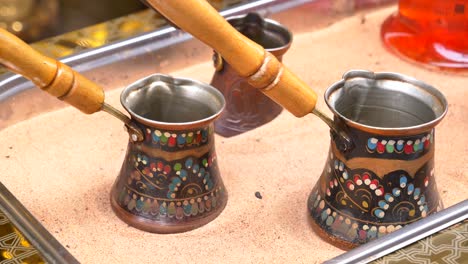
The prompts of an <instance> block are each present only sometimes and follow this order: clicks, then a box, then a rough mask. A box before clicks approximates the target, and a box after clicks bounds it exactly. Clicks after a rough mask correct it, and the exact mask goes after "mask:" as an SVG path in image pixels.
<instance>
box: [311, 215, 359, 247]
mask: <svg viewBox="0 0 468 264" xmlns="http://www.w3.org/2000/svg"><path fill="white" fill-rule="evenodd" d="M308 219H309V224H310V226H311V227H312V230H313V231H314V232H315V234H317V235H318V236H319V237H320V238H321V239H322V240H324V241H325V242H327V243H329V244H331V245H333V246H335V247H337V248H339V249H342V250H346V251H347V250H351V249H353V248H355V247H357V246H359V245H358V244H355V243H351V242H348V241H345V240H342V239H341V238H339V237H336V236H333V235H331V234H330V233H327V232H326V231H324V230H323V229H322V228H321V227H320V226H319V225H318V224H317V223H316V222H315V221H314V219H312V218H311V217H309V218H308Z"/></svg>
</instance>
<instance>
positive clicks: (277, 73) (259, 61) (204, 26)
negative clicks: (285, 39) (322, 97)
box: [143, 0, 317, 117]
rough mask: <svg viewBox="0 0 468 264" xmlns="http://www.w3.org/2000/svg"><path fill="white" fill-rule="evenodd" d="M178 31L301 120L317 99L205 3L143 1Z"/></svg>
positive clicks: (259, 47)
mask: <svg viewBox="0 0 468 264" xmlns="http://www.w3.org/2000/svg"><path fill="white" fill-rule="evenodd" d="M143 1H145V2H146V3H147V4H148V5H149V6H151V7H153V8H154V9H156V10H157V11H158V12H160V13H161V14H162V15H164V16H165V17H166V18H167V19H169V20H171V21H172V22H173V23H174V24H176V25H177V26H179V27H180V28H181V29H183V30H185V31H187V32H189V33H190V34H192V35H193V36H194V37H196V38H198V39H199V40H201V41H203V42H204V43H205V44H207V45H209V46H210V47H212V48H213V49H215V50H216V51H217V52H218V53H220V54H221V56H222V57H223V58H224V59H225V60H226V61H227V62H228V63H229V64H230V65H231V66H232V67H233V68H234V70H235V71H236V72H237V73H238V74H239V75H240V76H242V77H244V78H247V80H248V82H249V83H250V84H251V85H252V86H254V87H256V88H258V89H260V90H261V91H262V92H263V93H265V94H266V95H267V96H269V97H270V98H272V99H273V100H274V101H275V102H277V103H279V104H280V105H282V106H283V107H284V108H286V109H288V110H289V111H290V112H291V113H293V114H294V115H296V116H298V117H301V116H304V115H306V114H308V113H310V112H311V111H312V110H313V109H314V108H315V103H316V101H317V95H316V94H315V92H314V91H313V90H312V89H310V88H309V86H308V85H307V84H306V83H304V82H303V81H302V80H300V79H299V78H298V77H297V76H295V75H294V74H293V73H292V72H291V71H290V70H288V69H287V68H286V67H285V66H284V65H282V64H281V62H279V61H278V60H277V59H276V57H275V56H273V55H272V54H270V53H269V52H267V51H265V49H264V48H263V47H262V46H260V45H258V44H256V43H255V42H253V41H251V40H250V39H248V38H247V37H245V36H244V35H242V34H241V33H240V32H238V31H237V30H236V29H234V28H233V27H232V26H231V25H230V24H229V23H228V22H227V21H226V20H225V19H224V18H223V17H222V16H220V15H219V14H218V12H217V11H216V10H215V9H214V8H212V7H211V6H210V4H209V3H208V2H206V1H205V0H143Z"/></svg>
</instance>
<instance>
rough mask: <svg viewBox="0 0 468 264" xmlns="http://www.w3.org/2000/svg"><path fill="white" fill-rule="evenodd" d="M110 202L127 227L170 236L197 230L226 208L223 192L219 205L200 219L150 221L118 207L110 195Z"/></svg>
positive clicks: (168, 218) (224, 193)
mask: <svg viewBox="0 0 468 264" xmlns="http://www.w3.org/2000/svg"><path fill="white" fill-rule="evenodd" d="M110 202H111V207H112V210H113V211H114V213H115V214H116V215H117V216H118V217H119V218H120V219H121V220H122V221H124V222H125V223H127V224H128V225H130V226H132V227H135V228H137V229H140V230H143V231H146V232H150V233H159V234H172V233H182V232H187V231H190V230H193V229H196V228H199V227H201V226H203V225H206V224H208V223H209V222H211V221H212V220H214V219H215V218H216V217H217V216H218V215H220V214H221V212H222V211H223V210H224V208H225V207H226V204H227V193H226V192H223V195H222V197H220V199H219V203H218V205H217V206H216V208H215V209H213V210H212V211H210V212H208V213H207V214H204V215H203V216H202V217H193V218H189V219H188V220H185V219H184V220H180V221H178V220H176V219H175V218H176V216H172V217H171V216H165V217H160V218H159V220H152V219H149V218H145V217H141V216H137V215H134V214H131V213H129V212H128V211H127V210H125V209H123V208H122V207H121V206H120V205H119V203H118V202H117V200H116V199H115V198H114V195H112V194H111V197H110ZM166 220H173V221H166Z"/></svg>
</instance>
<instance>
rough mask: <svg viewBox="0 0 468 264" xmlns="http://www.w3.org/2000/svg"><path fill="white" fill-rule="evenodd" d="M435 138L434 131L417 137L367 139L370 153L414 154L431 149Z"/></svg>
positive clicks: (367, 147)
mask: <svg viewBox="0 0 468 264" xmlns="http://www.w3.org/2000/svg"><path fill="white" fill-rule="evenodd" d="M433 138H434V137H433V132H431V133H428V134H427V135H425V136H423V137H422V138H417V139H377V138H375V137H371V138H369V139H368V140H367V146H366V149H367V151H368V152H369V153H375V152H377V153H379V154H383V153H398V154H400V153H404V154H413V153H417V152H422V151H424V150H425V149H429V148H430V146H431V144H432V143H433Z"/></svg>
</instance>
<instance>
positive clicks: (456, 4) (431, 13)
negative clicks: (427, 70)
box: [381, 0, 468, 70]
mask: <svg viewBox="0 0 468 264" xmlns="http://www.w3.org/2000/svg"><path fill="white" fill-rule="evenodd" d="M398 8H399V10H398V13H397V14H394V15H392V16H390V17H389V18H388V19H387V20H386V21H385V22H384V24H383V25H382V32H381V36H382V39H383V41H384V43H385V45H386V46H387V47H388V48H389V49H390V50H391V51H392V52H395V53H396V54H398V55H400V56H402V57H404V58H408V59H410V60H412V61H416V62H420V63H423V64H425V65H427V66H432V67H435V68H439V69H451V70H468V1H467V0H437V1H428V0H400V1H399V6H398Z"/></svg>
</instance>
